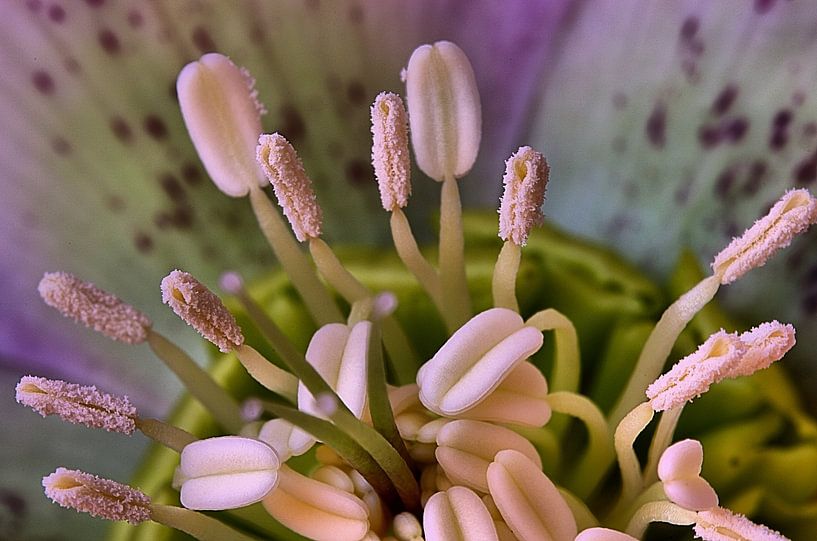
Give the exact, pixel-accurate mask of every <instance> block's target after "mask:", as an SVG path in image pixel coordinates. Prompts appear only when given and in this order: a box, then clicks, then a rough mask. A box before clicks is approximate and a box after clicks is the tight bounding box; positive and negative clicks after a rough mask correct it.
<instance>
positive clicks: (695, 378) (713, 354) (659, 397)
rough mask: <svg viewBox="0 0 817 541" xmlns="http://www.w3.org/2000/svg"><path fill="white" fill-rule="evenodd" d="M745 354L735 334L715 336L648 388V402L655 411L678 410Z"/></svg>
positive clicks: (719, 378) (707, 387) (726, 371)
mask: <svg viewBox="0 0 817 541" xmlns="http://www.w3.org/2000/svg"><path fill="white" fill-rule="evenodd" d="M745 353H746V346H745V344H744V343H743V342H742V341H741V340H740V338H738V336H737V334H735V333H732V334H728V333H726V332H725V331H720V332H717V333H715V334H713V335H712V336H710V337H709V338H708V339H707V340H706V342H704V343H703V344H701V346H700V347H699V348H698V349H697V350H696V351H695V352H694V353H692V354H691V355H688V356H686V357H684V358H683V359H681V360H680V361H678V362H677V363H676V364H675V365H674V366H673V367H672V368H671V369H670V370H669V372H667V373H666V374H664V375H662V376H661V377H659V378H658V379H657V380H655V382H654V383H653V384H652V385H650V386H649V387H648V388H647V398H649V399H650V404H651V405H652V407H653V409H654V410H655V411H665V410H669V409H671V408H674V407H676V406H680V405H682V404H684V403H685V402H687V401H688V400H692V399H693V398H695V397H696V396H700V395H701V394H703V393H705V392H706V391H708V390H709V387H710V385H712V384H713V383H717V382H718V381H721V380H722V379H724V378H726V377H727V376H728V375H729V373H730V371H731V370H732V369H733V367H734V365H735V363H738V362H739V361H740V359H741V357H743V355H744V354H745Z"/></svg>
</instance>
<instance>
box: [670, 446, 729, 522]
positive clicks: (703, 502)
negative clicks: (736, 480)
mask: <svg viewBox="0 0 817 541" xmlns="http://www.w3.org/2000/svg"><path fill="white" fill-rule="evenodd" d="M703 462H704V449H703V446H702V445H701V442H699V441H697V440H691V439H686V440H683V441H679V442H678V443H675V444H673V445H671V446H669V447H668V448H667V450H666V451H664V454H662V455H661V460H659V462H658V478H659V479H661V482H662V483H663V485H664V492H665V493H666V494H667V497H668V498H669V499H670V501H671V502H673V503H675V504H677V505H680V506H681V507H683V508H684V509H689V510H691V511H706V510H707V509H711V508H713V507H715V506H717V505H718V495H717V494H716V493H715V489H713V488H712V486H711V485H710V484H709V483H708V482H707V481H706V480H705V479H703V478H702V477H701V467H702V466H703Z"/></svg>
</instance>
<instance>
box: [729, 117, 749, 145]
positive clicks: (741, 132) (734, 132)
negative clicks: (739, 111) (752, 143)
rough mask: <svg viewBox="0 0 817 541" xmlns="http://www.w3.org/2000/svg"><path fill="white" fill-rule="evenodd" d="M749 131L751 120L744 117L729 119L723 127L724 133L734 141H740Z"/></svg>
mask: <svg viewBox="0 0 817 541" xmlns="http://www.w3.org/2000/svg"><path fill="white" fill-rule="evenodd" d="M748 131H749V121H748V120H746V118H744V117H738V118H735V119H733V120H731V121H729V122H728V123H727V124H726V126H724V128H723V133H724V135H725V136H726V138H727V139H728V140H729V141H731V142H732V143H739V142H740V141H741V140H742V139H743V137H744V136H745V135H746V132H748Z"/></svg>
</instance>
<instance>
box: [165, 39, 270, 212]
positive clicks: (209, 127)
mask: <svg viewBox="0 0 817 541" xmlns="http://www.w3.org/2000/svg"><path fill="white" fill-rule="evenodd" d="M252 83H253V81H252V78H251V77H249V75H248V73H247V72H246V70H241V69H239V68H238V67H237V66H236V65H235V64H233V63H232V62H231V61H230V59H229V58H227V57H226V56H224V55H221V54H217V53H210V54H206V55H204V56H202V57H201V58H200V59H199V60H198V61H195V62H191V63H190V64H188V65H186V66H185V67H184V68H183V69H182V71H181V73H179V78H178V80H177V81H176V91H177V94H178V96H179V106H180V107H181V110H182V117H183V118H184V123H185V125H186V126H187V131H188V132H189V133H190V139H192V141H193V146H195V147H196V152H198V154H199V158H201V161H202V163H203V164H204V167H205V169H207V174H209V175H210V178H211V179H213V182H214V183H215V185H216V186H217V187H218V189H219V190H221V191H222V192H224V193H225V194H226V195H229V196H231V197H243V196H245V195H247V192H248V191H249V190H250V188H251V187H252V186H256V185H257V186H263V185H264V182H265V181H264V175H263V174H262V172H261V170H260V169H259V168H258V164H257V163H255V145H256V143H257V142H258V135H259V134H260V133H261V116H260V115H261V114H262V113H263V112H264V111H263V106H261V105H260V104H259V102H258V100H257V94H258V93H257V92H256V91H255V90H254V89H253V84H252Z"/></svg>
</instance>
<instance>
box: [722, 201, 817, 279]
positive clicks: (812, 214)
mask: <svg viewBox="0 0 817 541" xmlns="http://www.w3.org/2000/svg"><path fill="white" fill-rule="evenodd" d="M815 222H817V199H815V198H814V197H813V196H812V195H811V194H810V193H809V191H808V190H804V189H799V190H789V191H788V192H786V193H785V195H783V197H781V198H780V200H779V201H778V202H777V203H775V204H774V206H773V207H772V208H771V210H770V211H769V213H768V214H767V215H766V216H764V217H763V218H761V219H760V220H758V221H757V222H755V224H754V225H753V226H752V227H750V228H749V229H747V230H746V232H745V233H743V235H741V236H740V237H738V238H735V239H733V240H732V242H730V243H729V245H728V246H727V247H726V248H724V249H723V250H722V251H721V252H720V253H719V254H718V255H717V256H715V261H714V262H713V263H712V270H713V271H714V273H715V275H719V276H721V283H722V284H730V283H732V282H734V281H735V280H737V279H738V278H740V277H741V276H743V275H744V274H746V273H747V272H749V271H750V270H751V269H754V268H755V267H762V266H763V265H765V264H766V261H767V260H768V259H769V258H770V257H771V256H772V255H773V254H774V253H775V252H776V251H778V250H780V249H782V248H785V247H786V246H788V245H789V244H790V243H791V241H792V239H793V238H794V237H795V236H796V235H798V234H800V233H802V232H803V231H805V230H806V229H808V228H809V226H810V225H812V224H813V223H815Z"/></svg>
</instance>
